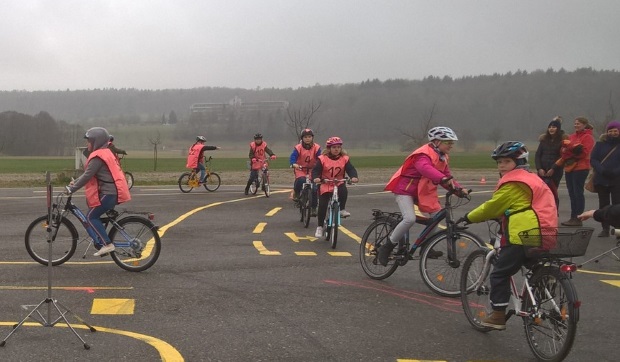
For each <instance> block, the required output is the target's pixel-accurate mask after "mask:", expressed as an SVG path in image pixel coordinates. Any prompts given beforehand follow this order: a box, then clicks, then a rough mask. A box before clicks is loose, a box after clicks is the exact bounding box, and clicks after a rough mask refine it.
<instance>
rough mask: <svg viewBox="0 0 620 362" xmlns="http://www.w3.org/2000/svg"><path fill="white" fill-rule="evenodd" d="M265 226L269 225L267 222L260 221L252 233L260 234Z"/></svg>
mask: <svg viewBox="0 0 620 362" xmlns="http://www.w3.org/2000/svg"><path fill="white" fill-rule="evenodd" d="M265 226H267V223H266V222H259V223H258V224H257V225H256V227H255V228H254V231H252V233H254V234H260V233H262V232H263V230H265Z"/></svg>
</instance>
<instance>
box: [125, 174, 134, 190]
mask: <svg viewBox="0 0 620 362" xmlns="http://www.w3.org/2000/svg"><path fill="white" fill-rule="evenodd" d="M125 180H127V187H129V189H130V190H131V188H132V187H133V175H132V174H131V172H127V171H125Z"/></svg>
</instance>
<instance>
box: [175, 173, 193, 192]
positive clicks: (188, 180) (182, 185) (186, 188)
mask: <svg viewBox="0 0 620 362" xmlns="http://www.w3.org/2000/svg"><path fill="white" fill-rule="evenodd" d="M178 184H179V189H181V192H183V193H188V192H190V191H192V189H193V188H194V186H191V185H193V184H194V180H192V173H191V172H183V173H182V174H181V176H180V177H179V181H178Z"/></svg>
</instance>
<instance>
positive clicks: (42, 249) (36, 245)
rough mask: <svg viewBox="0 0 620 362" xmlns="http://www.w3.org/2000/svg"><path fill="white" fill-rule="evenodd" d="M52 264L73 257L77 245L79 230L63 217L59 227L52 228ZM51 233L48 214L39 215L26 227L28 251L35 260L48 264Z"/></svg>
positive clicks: (60, 262) (25, 239) (58, 263)
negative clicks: (48, 226)
mask: <svg viewBox="0 0 620 362" xmlns="http://www.w3.org/2000/svg"><path fill="white" fill-rule="evenodd" d="M52 232H53V234H54V233H55V234H56V235H52V239H53V242H52V265H54V266H56V265H60V264H62V263H64V262H66V261H67V260H69V259H71V257H72V256H73V254H74V253H75V248H76V247H77V241H78V232H77V229H76V228H75V226H74V225H73V223H72V222H71V221H69V220H68V219H66V218H63V219H62V220H61V221H60V224H59V225H58V228H57V229H54V228H53V230H52ZM48 238H49V234H48V232H47V215H44V216H41V217H38V218H37V219H35V220H34V221H33V222H31V223H30V225H28V228H27V229H26V236H25V237H24V241H25V242H26V251H28V254H30V256H31V257H32V259H34V260H35V261H37V262H39V263H41V264H43V265H47V261H48V258H49V243H48V241H47V240H48Z"/></svg>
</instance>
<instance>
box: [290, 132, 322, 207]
mask: <svg viewBox="0 0 620 362" xmlns="http://www.w3.org/2000/svg"><path fill="white" fill-rule="evenodd" d="M300 138H301V142H299V143H298V144H296V145H295V147H294V148H293V152H292V153H291V157H290V159H289V162H290V164H291V167H292V168H293V171H294V172H295V182H294V183H293V201H295V202H297V200H298V199H299V193H300V192H301V188H302V187H303V185H304V182H306V173H307V172H312V169H313V168H314V165H316V161H317V160H318V159H319V156H321V146H320V145H319V144H318V143H314V132H312V130H311V129H310V128H306V129H304V130H303V131H302V132H301V137H300ZM313 190H314V192H313V193H312V194H313V196H312V203H311V207H312V211H311V215H312V216H316V206H317V204H318V199H317V195H316V187H313Z"/></svg>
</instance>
